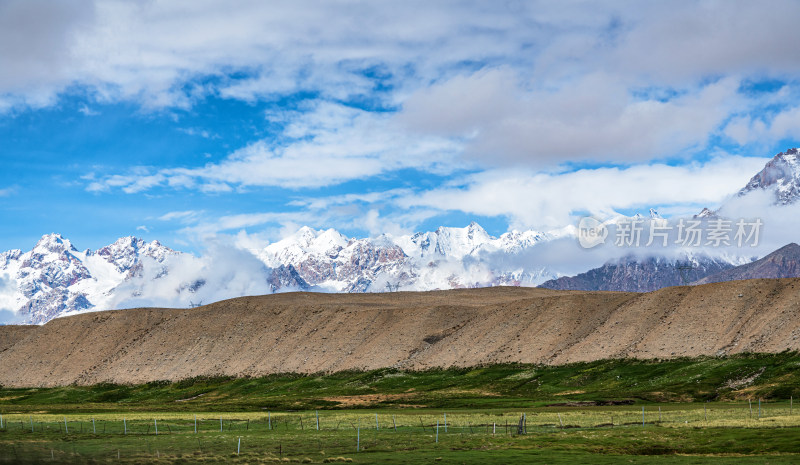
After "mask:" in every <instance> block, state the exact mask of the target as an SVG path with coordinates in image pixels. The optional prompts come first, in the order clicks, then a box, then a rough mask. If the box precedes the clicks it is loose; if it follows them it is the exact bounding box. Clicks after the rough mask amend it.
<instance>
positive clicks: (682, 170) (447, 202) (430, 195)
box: [397, 156, 767, 229]
mask: <svg viewBox="0 0 800 465" xmlns="http://www.w3.org/2000/svg"><path fill="white" fill-rule="evenodd" d="M766 161H767V160H766V159H763V158H748V157H738V156H725V157H718V158H716V159H713V160H711V161H709V162H707V163H705V164H699V163H695V164H690V165H685V166H668V165H664V164H653V165H637V166H632V167H629V168H597V169H583V170H578V171H574V172H568V173H554V174H548V173H535V172H526V171H523V170H492V171H487V172H483V173H479V174H475V175H472V176H470V177H468V178H467V179H465V180H464V181H463V183H462V184H461V185H451V186H444V187H441V188H437V189H432V190H430V191H427V192H424V193H421V194H419V195H409V196H406V197H404V198H402V199H398V201H397V203H398V205H399V206H400V207H401V208H413V207H427V208H433V209H438V210H440V211H448V210H454V211H462V212H466V213H469V214H474V215H486V216H497V215H503V216H506V217H508V218H509V222H510V225H511V227H512V228H517V229H527V228H538V229H548V228H558V227H562V226H564V225H566V224H570V223H572V222H573V220H574V217H573V215H574V214H576V213H583V212H588V213H591V214H596V215H600V216H610V215H612V214H614V213H615V212H616V211H618V210H621V209H629V208H643V209H645V212H646V210H647V208H650V207H656V208H659V207H672V208H674V207H675V206H676V205H677V206H680V205H681V204H692V205H694V204H697V203H704V204H707V205H709V206H711V207H714V206H715V205H718V204H719V203H721V202H722V201H723V200H725V198H726V197H727V196H729V195H731V194H732V193H735V192H736V191H738V190H739V189H740V188H741V187H743V186H744V185H745V184H746V183H747V181H748V180H749V178H750V177H751V176H752V174H753V173H756V172H757V171H758V170H760V169H761V168H762V167H763V165H764V163H765V162H766Z"/></svg>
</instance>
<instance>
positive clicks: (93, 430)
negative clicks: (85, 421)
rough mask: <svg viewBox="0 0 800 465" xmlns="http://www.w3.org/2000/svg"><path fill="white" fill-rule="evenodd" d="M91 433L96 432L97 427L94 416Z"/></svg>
mask: <svg viewBox="0 0 800 465" xmlns="http://www.w3.org/2000/svg"><path fill="white" fill-rule="evenodd" d="M92 434H97V427H96V426H95V424H94V418H92Z"/></svg>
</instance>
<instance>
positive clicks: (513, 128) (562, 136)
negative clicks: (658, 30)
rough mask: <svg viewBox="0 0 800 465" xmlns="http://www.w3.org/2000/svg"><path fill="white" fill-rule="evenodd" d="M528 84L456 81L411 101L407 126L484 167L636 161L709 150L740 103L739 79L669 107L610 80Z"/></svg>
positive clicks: (687, 94)
mask: <svg viewBox="0 0 800 465" xmlns="http://www.w3.org/2000/svg"><path fill="white" fill-rule="evenodd" d="M529 85H530V83H526V82H519V79H518V77H517V75H516V73H514V72H512V71H511V70H508V69H499V70H488V71H487V70H481V71H479V72H477V73H475V74H472V75H470V76H458V77H455V78H453V79H451V80H448V81H445V82H442V83H439V84H436V85H434V86H432V87H429V88H426V89H423V90H420V91H419V92H417V93H415V94H412V95H411V96H410V97H409V98H408V99H407V100H406V101H405V103H404V107H403V111H402V113H401V114H400V115H399V119H400V120H401V121H403V122H405V123H406V125H407V126H408V127H409V128H411V129H412V130H414V131H417V132H422V133H429V134H439V135H442V134H443V135H448V136H450V137H462V138H465V139H467V140H468V142H467V149H466V150H467V154H468V155H472V156H474V157H477V158H478V159H480V160H482V161H483V162H484V163H485V164H487V163H488V164H496V163H497V161H498V160H505V161H507V162H516V163H519V162H523V163H528V164H534V165H539V166H541V165H542V164H549V165H557V164H559V163H561V162H563V161H565V160H571V161H581V160H595V161H623V162H635V161H641V160H652V159H654V158H659V157H665V156H673V155H675V154H679V153H682V152H685V151H687V150H692V149H694V150H697V149H700V148H704V147H705V145H706V142H707V140H708V138H709V135H710V134H712V133H713V132H714V131H715V130H716V129H717V128H718V127H719V126H720V125H721V124H722V123H723V121H724V120H725V119H726V118H727V117H728V115H729V114H730V112H731V111H732V110H733V109H735V108H738V105H737V102H739V101H740V100H742V99H741V98H740V97H739V96H738V95H737V91H738V88H739V85H740V84H739V81H738V80H737V79H723V80H720V81H717V82H713V83H711V84H708V85H704V86H699V87H697V88H694V87H693V88H690V89H688V90H686V91H684V92H683V93H681V94H679V95H676V96H673V97H671V98H668V99H664V98H663V97H662V96H661V95H659V94H657V93H656V94H655V95H645V96H642V97H640V96H636V95H634V94H632V92H631V89H630V88H628V86H626V84H625V83H624V82H622V81H620V80H619V78H618V77H617V76H614V75H608V74H590V75H585V76H581V77H580V78H577V79H574V80H568V81H566V82H564V83H560V84H558V85H557V86H548V87H544V88H536V89H527V88H526V87H527V86H529Z"/></svg>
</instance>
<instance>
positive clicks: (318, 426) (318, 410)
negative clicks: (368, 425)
mask: <svg viewBox="0 0 800 465" xmlns="http://www.w3.org/2000/svg"><path fill="white" fill-rule="evenodd" d="M316 412H317V431H319V410H317V411H316ZM375 417H376V418H377V414H376V415H375Z"/></svg>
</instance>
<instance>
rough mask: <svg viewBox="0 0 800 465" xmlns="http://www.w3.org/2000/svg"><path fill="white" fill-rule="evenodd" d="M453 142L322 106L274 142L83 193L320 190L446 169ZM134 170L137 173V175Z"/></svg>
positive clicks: (112, 179)
mask: <svg viewBox="0 0 800 465" xmlns="http://www.w3.org/2000/svg"><path fill="white" fill-rule="evenodd" d="M458 150H459V145H458V144H457V143H455V142H451V141H448V140H447V139H443V138H439V137H431V136H427V137H419V136H414V135H410V134H405V133H404V132H403V131H401V130H400V129H399V128H398V127H397V126H396V125H395V123H394V122H393V121H392V118H391V116H389V115H385V114H380V113H374V112H369V111H365V110H360V109H357V108H352V107H347V106H344V105H340V104H335V103H328V102H322V103H318V104H317V105H315V106H314V107H313V108H311V109H310V111H309V112H308V113H304V114H302V115H299V116H297V117H296V119H294V120H292V121H290V122H288V126H287V127H286V129H285V131H284V133H283V136H282V138H281V144H278V143H276V142H274V141H268V140H260V141H257V142H255V143H252V144H250V145H248V146H247V147H244V148H242V149H239V150H237V151H235V152H233V153H232V154H231V155H230V156H228V158H227V159H225V160H224V161H222V162H219V163H209V164H207V165H205V166H203V167H199V168H167V169H162V170H159V171H156V172H152V173H151V172H147V171H145V172H143V173H132V174H127V175H111V176H107V177H106V178H103V179H101V180H93V182H91V183H90V184H89V185H88V186H87V190H89V191H105V190H109V189H112V188H117V187H118V188H121V189H122V190H123V191H124V192H126V193H137V192H142V191H145V190H148V189H152V188H154V187H157V186H162V185H168V186H170V187H185V188H193V187H198V186H199V188H200V189H201V190H202V191H204V192H227V191H230V190H232V187H231V186H232V185H236V186H243V187H248V186H281V187H288V188H302V187H320V186H327V185H331V184H338V183H341V182H344V181H348V180H351V179H363V178H365V177H370V176H375V175H378V174H381V173H384V172H387V171H392V170H398V169H403V168H419V169H424V170H427V171H433V172H447V171H449V170H451V169H452V167H453V163H452V160H453V159H454V156H455V155H456V154H457V153H458ZM140 171H141V170H140Z"/></svg>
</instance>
